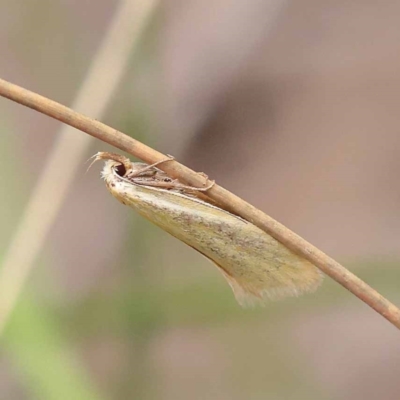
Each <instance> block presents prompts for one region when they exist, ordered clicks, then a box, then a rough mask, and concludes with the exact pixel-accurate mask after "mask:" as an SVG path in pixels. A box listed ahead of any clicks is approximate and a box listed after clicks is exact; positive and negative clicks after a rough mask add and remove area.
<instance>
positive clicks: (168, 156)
mask: <svg viewBox="0 0 400 400" xmlns="http://www.w3.org/2000/svg"><path fill="white" fill-rule="evenodd" d="M173 160H175V157H173V156H170V155H169V154H167V158H164V160H160V161H157V162H155V163H154V164H151V165H146V166H145V167H143V168H142V169H141V170H139V171H135V173H134V174H132V175H131V177H132V178H133V177H135V176H138V175H141V174H142V173H143V172H146V171H149V170H151V169H153V168H154V167H156V166H157V165H160V164H162V163H165V162H167V161H173Z"/></svg>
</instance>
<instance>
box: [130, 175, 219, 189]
mask: <svg viewBox="0 0 400 400" xmlns="http://www.w3.org/2000/svg"><path fill="white" fill-rule="evenodd" d="M134 182H135V183H136V184H139V185H143V186H152V187H159V188H163V189H175V190H183V191H187V192H206V191H207V190H209V189H211V188H212V187H213V186H214V185H215V181H210V184H209V185H208V186H206V187H202V188H199V187H194V186H187V185H184V184H183V183H180V182H179V181H177V180H176V179H174V180H172V179H171V178H166V179H165V180H153V181H149V180H141V179H140V178H138V179H134Z"/></svg>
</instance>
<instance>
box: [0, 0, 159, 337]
mask: <svg viewBox="0 0 400 400" xmlns="http://www.w3.org/2000/svg"><path fill="white" fill-rule="evenodd" d="M156 4H157V0H120V2H119V4H118V6H117V8H116V11H115V13H114V15H113V17H112V19H111V21H110V25H109V28H108V29H107V31H106V33H105V35H104V39H103V40H102V43H101V44H100V46H99V49H98V51H97V53H96V55H95V57H94V58H93V60H92V63H91V65H90V68H89V70H88V72H87V75H86V78H85V80H84V82H83V84H82V85H81V87H80V89H79V92H78V94H77V97H76V99H75V101H74V103H73V108H76V109H78V110H81V111H82V112H85V113H88V114H90V115H92V116H93V117H94V118H101V117H102V115H103V112H104V110H105V109H106V107H107V105H108V103H109V102H110V99H111V97H112V95H113V93H114V92H115V89H116V88H117V86H118V84H119V82H120V80H121V77H122V76H123V73H124V71H125V69H126V66H127V64H128V60H129V56H130V54H131V53H132V50H133V49H134V47H135V45H136V44H137V43H138V40H139V37H140V34H141V33H142V32H143V28H144V27H145V26H146V23H147V21H148V19H149V16H150V15H151V13H152V11H153V9H154V8H155V6H156ZM110 71H112V74H111V75H110ZM99 82H101V84H99ZM14 88H16V87H14ZM4 89H6V86H4ZM22 93H23V92H20V93H19V95H23V94H22ZM19 95H17V97H18V96H19ZM34 103H35V100H34V99H32V104H31V106H32V108H35V107H34ZM48 105H49V103H48ZM56 109H57V106H56V105H55V107H54V111H55V110H56ZM73 131H74V129H73V128H71V127H70V126H68V125H63V126H62V127H61V129H60V131H59V132H58V134H57V137H56V141H55V144H54V146H53V149H52V151H51V153H50V154H49V157H48V159H47V160H46V164H45V166H44V168H43V171H42V173H41V174H40V177H39V179H38V181H37V183H36V185H35V187H34V189H33V190H32V193H31V195H30V198H29V201H28V203H27V205H26V207H25V209H24V211H23V213H22V217H21V218H20V220H19V221H18V224H17V226H16V230H15V232H14V233H13V235H12V237H11V241H10V245H9V247H8V249H7V252H6V254H5V256H4V259H3V265H2V268H1V270H0V334H1V333H2V331H3V329H4V327H5V325H6V323H7V320H8V318H9V316H10V314H11V312H12V310H13V309H14V307H15V304H16V302H17V299H18V296H19V294H20V293H21V290H22V288H23V285H24V283H25V281H26V280H27V277H28V275H29V273H30V272H31V270H32V268H33V266H34V261H35V259H36V257H37V256H38V254H39V252H40V250H41V248H42V247H43V244H44V243H45V240H46V237H47V235H48V232H49V230H50V228H51V227H52V225H53V222H54V220H55V219H56V217H57V215H58V212H59V210H60V207H61V205H62V204H63V201H64V198H65V195H66V193H67V191H68V189H69V188H70V187H71V185H72V183H73V180H74V176H76V173H77V172H78V170H79V167H80V166H81V165H82V162H83V160H84V158H85V156H86V157H87V150H88V148H89V146H90V144H91V141H92V140H91V139H92V138H91V137H90V136H86V135H74V134H73ZM66 149H68V150H66ZM65 166H67V167H68V168H65ZM60 170H63V173H62V174H60V173H59V171H60Z"/></svg>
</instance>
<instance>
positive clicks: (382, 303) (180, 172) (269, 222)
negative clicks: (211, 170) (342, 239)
mask: <svg viewBox="0 0 400 400" xmlns="http://www.w3.org/2000/svg"><path fill="white" fill-rule="evenodd" d="M0 95H1V96H4V97H7V98H8V99H10V100H13V101H15V102H17V103H20V104H22V105H25V106H27V107H29V108H32V109H34V110H37V111H39V112H41V113H43V114H46V115H48V116H50V117H52V118H55V119H57V120H59V121H61V122H64V123H66V124H69V125H71V126H73V127H75V128H77V129H79V130H81V131H83V132H86V133H88V134H89V135H91V136H93V137H95V138H97V139H100V140H102V141H104V142H107V143H109V144H110V145H112V146H114V147H117V148H119V149H121V150H124V151H126V152H127V153H129V154H132V155H133V156H135V157H137V158H139V159H141V160H143V161H145V162H147V163H155V162H157V161H160V160H162V159H165V155H164V154H162V153H160V152H158V151H156V150H153V149H152V148H150V147H148V146H146V145H144V144H143V143H140V142H139V141H137V140H135V139H133V138H131V137H130V136H128V135H125V134H123V133H121V132H119V131H117V130H116V129H113V128H111V127H109V126H107V125H105V124H103V123H101V122H99V121H95V120H93V119H91V118H88V117H86V116H84V115H82V114H79V113H77V112H75V111H72V110H71V109H69V108H67V107H65V106H63V105H61V104H59V103H57V102H55V101H52V100H49V99H47V98H45V97H43V96H40V95H38V94H36V93H33V92H30V91H28V90H26V89H23V88H21V87H19V86H16V85H13V84H11V83H9V82H6V81H4V80H0ZM159 168H160V169H162V170H163V171H165V172H166V173H167V174H169V175H170V176H172V177H173V178H177V179H179V180H181V181H182V182H185V183H188V184H190V185H193V186H197V187H201V185H203V184H204V183H205V177H204V176H203V175H202V174H198V173H196V172H194V171H192V170H191V169H189V168H187V167H185V166H184V165H182V164H180V163H178V162H177V161H171V162H168V163H163V164H161V165H160V167H159ZM207 195H209V197H210V198H212V199H213V200H215V201H216V202H217V203H218V204H219V205H221V207H223V208H225V209H227V210H230V211H232V212H234V213H235V214H237V215H240V216H242V217H243V218H245V219H247V220H248V221H250V222H252V223H253V224H255V225H257V226H258V227H259V228H261V229H262V230H264V231H265V232H267V233H268V234H270V235H271V236H273V237H274V238H275V239H277V240H278V241H280V242H281V243H283V244H284V245H285V246H287V247H288V248H289V249H291V250H292V251H294V252H296V253H297V254H299V255H301V256H303V257H304V258H305V259H307V260H308V261H310V262H311V263H313V264H314V265H315V266H317V267H318V268H319V269H320V270H321V271H323V272H324V273H325V274H327V275H328V276H330V277H331V278H332V279H334V280H335V281H336V282H338V283H340V284H341V285H342V286H344V287H345V288H346V289H348V290H349V291H350V292H352V293H353V294H354V295H355V296H357V297H358V298H359V299H361V300H362V301H364V302H365V303H366V304H368V305H369V306H370V307H372V308H373V309H374V310H375V311H377V312H378V313H379V314H381V315H382V316H383V317H385V318H386V319H387V320H388V321H390V322H391V323H392V324H393V325H394V326H396V327H397V328H399V329H400V310H399V309H398V308H397V307H396V306H395V305H394V304H392V303H391V302H390V301H389V300H387V299H386V298H385V297H383V296H382V295H380V294H379V293H378V292H377V291H376V290H374V289H373V288H371V287H370V286H369V285H367V284H366V283H365V282H363V281H362V280H361V279H359V278H358V277H357V276H355V275H354V274H352V273H351V272H350V271H348V270H347V269H346V268H345V267H343V266H342V265H341V264H339V263H338V262H337V261H335V260H333V259H332V258H331V257H329V256H327V255H326V254H325V253H323V252H322V251H321V250H319V249H318V248H316V247H315V246H313V245H311V244H310V243H308V242H307V241H306V240H304V239H303V238H301V237H300V236H298V235H296V234H295V233H294V232H292V231H291V230H289V229H288V228H286V227H285V226H283V225H282V224H280V223H279V222H277V221H275V220H274V219H273V218H271V217H270V216H268V215H266V214H264V213H263V212H262V211H260V210H258V209H256V208H255V207H253V206H252V205H250V204H248V203H246V202H245V201H244V200H242V199H241V198H239V197H237V196H235V195H234V194H232V193H230V192H229V191H227V190H226V189H224V188H222V187H221V186H219V185H214V186H213V187H212V188H211V189H210V190H209V191H208V192H207Z"/></svg>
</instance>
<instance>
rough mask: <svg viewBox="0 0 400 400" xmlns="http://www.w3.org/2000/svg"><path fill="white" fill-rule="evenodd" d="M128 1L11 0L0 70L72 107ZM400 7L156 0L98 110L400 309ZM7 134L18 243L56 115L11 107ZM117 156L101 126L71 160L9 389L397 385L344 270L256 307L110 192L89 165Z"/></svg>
mask: <svg viewBox="0 0 400 400" xmlns="http://www.w3.org/2000/svg"><path fill="white" fill-rule="evenodd" d="M131 3H133V4H134V3H143V0H142V1H139V0H137V1H135V0H131ZM117 7H119V5H118V3H117V2H115V1H111V0H103V1H101V2H90V1H77V0H58V1H45V0H41V1H28V2H15V1H12V0H0V10H1V12H0V20H1V23H0V49H1V55H2V56H1V58H0V73H1V75H0V76H1V78H3V79H6V80H9V81H11V82H14V83H16V84H19V85H21V86H23V87H26V88H28V89H30V90H33V91H36V92H38V93H40V94H42V95H45V96H47V97H49V98H51V99H54V100H56V101H59V102H61V103H62V104H65V105H72V104H73V102H74V99H76V96H77V95H78V93H79V91H80V88H81V87H82V85H83V82H84V81H85V79H87V76H88V74H90V67H91V63H92V60H93V58H94V57H95V55H96V52H97V51H98V50H99V48H100V47H101V45H102V42H103V40H104V38H105V36H106V35H107V32H108V28H109V26H110V24H111V21H112V19H113V16H115V13H116V10H117ZM399 14H400V3H398V2H393V1H388V0H386V1H381V2H376V1H365V0H364V1H361V0H356V1H352V2H346V1H343V0H340V1H337V0H336V1H333V0H328V1H323V2H321V1H316V0H302V1H293V0H292V1H289V0H288V1H282V0H264V1H257V0H256V1H251V2H243V1H233V0H214V1H213V2H204V1H200V0H186V1H179V0H168V1H163V2H158V3H157V2H155V3H154V9H153V10H152V12H151V14H150V15H149V17H148V19H147V22H146V23H145V24H144V25H143V29H142V31H141V32H140V36H139V39H138V42H137V43H136V44H135V45H132V46H131V47H130V48H129V50H128V54H126V56H127V57H128V64H127V66H126V68H125V69H124V71H123V74H122V78H121V79H120V80H119V81H118V82H117V83H116V84H115V87H114V88H113V90H114V91H115V92H114V93H113V94H112V97H111V99H110V101H109V103H108V106H107V108H106V110H105V112H104V113H103V114H102V116H101V118H100V119H101V120H102V121H103V122H105V123H106V124H108V125H111V126H112V127H115V128H116V129H118V130H120V131H122V132H125V133H127V134H130V135H131V136H132V137H134V138H137V139H139V140H141V141H143V142H144V143H146V144H149V145H150V146H154V147H155V148H156V149H158V150H160V151H162V152H164V153H168V154H172V155H174V156H175V157H176V158H177V159H178V160H179V161H181V162H183V163H184V164H187V165H188V166H189V167H191V168H192V169H195V170H197V171H204V172H205V173H207V174H208V175H209V176H210V177H211V178H212V179H215V180H216V181H217V182H218V183H219V184H220V185H222V186H224V187H226V188H227V189H229V190H230V191H233V192H234V193H236V194H238V195H239V196H241V197H243V198H244V199H245V200H247V201H249V202H251V203H252V204H254V205H255V206H257V207H258V208H260V209H262V210H263V211H265V212H266V213H267V214H269V215H271V216H272V217H274V218H275V219H277V220H278V221H280V222H282V223H284V224H285V225H287V226H288V227H289V228H291V229H292V230H294V231H295V232H296V233H298V234H300V235H301V236H303V237H304V238H306V239H307V240H308V241H310V242H311V243H313V244H315V245H316V246H318V247H320V248H321V249H322V250H323V251H325V252H326V253H328V254H329V255H331V256H332V257H334V258H335V259H337V260H338V261H339V262H342V263H343V264H344V265H345V266H346V267H348V268H349V269H350V270H351V271H353V272H354V273H355V274H357V275H358V276H360V277H361V278H362V279H364V280H365V281H366V282H367V283H369V284H370V285H371V286H373V287H374V288H375V289H376V290H378V291H379V292H380V293H382V294H383V295H384V296H385V297H387V298H389V299H390V300H391V301H393V302H394V303H396V304H400V291H399V282H400V264H399V260H400V245H399V242H400V241H399V239H400V208H399V204H400V180H399V169H400V157H399V154H400V113H399V106H398V104H399V102H400V77H399V70H400V25H399V23H398V16H399ZM135 23H136V22H135ZM118 45H119V43H115V48H116V49H117V48H118ZM112 58H113V57H109V58H108V59H111V60H112ZM106 72H107V74H106V76H109V77H112V76H113V74H114V70H113V69H109V70H107V71H106ZM106 81H107V79H101V80H99V81H98V82H97V86H98V87H100V88H101V87H102V85H104V84H106V83H107V82H106ZM94 97H95V96H94ZM93 101H95V102H96V101H98V99H97V98H94V99H93ZM78 111H79V110H78ZM89 116H93V115H89ZM0 129H1V135H0V182H1V190H0V246H1V247H0V257H5V255H6V254H7V251H8V249H9V246H10V244H11V242H12V238H13V235H14V232H15V229H16V226H17V224H18V223H19V221H20V218H21V217H22V215H23V212H24V208H25V206H26V205H27V203H28V200H29V198H30V194H31V192H32V190H33V189H34V187H35V184H36V183H37V182H38V180H39V177H40V175H41V171H42V170H43V168H44V167H45V165H46V160H47V159H48V157H50V155H51V154H52V152H53V151H54V146H55V142H56V138H57V135H58V133H59V129H60V123H58V122H57V121H54V120H52V119H50V118H48V117H46V116H43V115H41V114H39V113H37V112H34V111H32V110H30V109H27V108H25V107H22V106H19V105H17V104H15V103H12V102H10V101H8V100H5V99H0ZM83 135H84V134H83V133H81V132H78V131H75V132H74V133H72V134H71V135H70V136H71V137H73V138H76V140H79V138H81V137H82V136H83ZM85 136H86V135H85ZM73 140H74V139H73ZM89 147H90V148H89ZM104 150H112V149H111V148H110V147H109V146H106V145H105V144H104V143H102V142H100V141H97V140H94V139H93V140H92V141H91V143H90V146H88V149H87V151H86V150H85V157H83V158H79V159H78V158H77V159H76V160H75V163H77V165H78V172H77V173H76V174H75V175H74V178H73V181H72V184H71V185H70V186H69V187H68V190H67V191H66V195H65V196H64V198H63V204H62V207H61V209H60V210H59V212H58V213H57V216H56V218H55V219H54V221H53V223H52V225H51V228H50V231H49V234H48V235H47V236H46V241H45V245H44V246H43V247H42V248H41V249H40V252H39V257H36V258H35V262H34V264H33V265H32V269H31V271H30V274H29V277H28V279H27V281H26V282H25V285H24V286H23V288H22V290H21V293H20V295H19V297H18V301H17V303H16V305H15V307H14V308H13V310H12V313H11V315H10V318H9V319H8V320H7V322H6V325H5V329H4V331H3V332H2V337H1V338H0V340H1V345H0V346H1V347H0V393H1V397H2V398H4V399H12V400H14V399H18V400H19V399H85V400H86V399H93V400H95V399H146V400H147V399H188V398H190V399H221V400H223V399H274V400H280V399H285V400H286V399H296V400H297V399H318V400H332V399H335V400H336V399H341V400H343V399H346V400H347V399H351V400H358V399H360V400H361V399H362V400H370V399H371V400H372V399H374V400H375V399H377V398H382V399H385V400H391V399H393V400H394V399H398V393H399V390H400V383H399V380H398V377H399V375H400V341H399V336H398V332H397V331H396V329H395V328H394V327H393V326H391V325H390V324H389V323H388V322H387V321H386V320H385V319H384V318H382V317H381V316H380V315H378V314H377V313H375V312H374V311H372V310H371V309H370V308H369V307H367V306H366V305H365V304H363V303H362V302H361V301H360V300H358V299H357V298H355V297H354V296H353V295H351V294H350V293H349V292H347V291H346V290H345V289H343V288H342V287H340V286H339V285H338V284H336V283H335V282H333V281H331V279H329V278H326V279H325V281H324V283H323V285H322V286H321V288H320V289H319V290H318V291H317V292H316V293H315V294H311V295H306V296H303V297H301V298H297V299H289V300H285V301H281V302H271V303H269V304H267V305H266V306H265V307H264V308H257V309H250V310H243V309H241V308H240V307H239V306H238V305H237V304H236V302H235V300H234V297H233V294H232V293H231V291H230V288H229V287H228V285H227V284H226V283H225V281H224V279H223V278H222V276H221V274H220V273H219V272H218V271H217V270H216V269H215V268H214V267H213V266H212V265H211V264H210V263H209V262H207V260H205V259H204V258H203V257H201V256H200V255H199V254H197V253H196V252H194V251H193V250H191V249H190V248H187V247H186V246H184V245H183V244H181V243H179V242H178V241H177V240H175V239H173V238H172V237H169V236H168V235H167V234H166V233H164V232H162V231H160V230H159V229H158V228H156V227H154V226H153V225H151V224H150V223H148V222H146V221H144V220H142V219H141V218H140V217H138V216H137V215H135V214H134V212H133V211H130V210H129V209H128V208H126V207H123V206H122V205H121V204H119V203H118V202H117V201H116V200H115V199H113V198H112V197H111V195H110V194H109V193H108V192H107V190H106V188H105V186H104V183H103V182H102V181H101V180H100V178H99V172H100V168H101V166H100V164H99V165H95V166H94V167H92V169H91V170H90V171H89V172H87V173H86V169H87V164H85V161H86V159H87V158H89V157H90V156H91V155H92V154H94V153H95V152H97V151H104ZM68 151H69V150H68V148H66V149H65V152H68ZM70 168H71V167H70V165H68V164H65V169H67V170H68V169H70ZM63 172H64V171H63V169H62V168H61V169H60V170H58V171H57V172H56V174H58V175H59V177H60V179H61V177H62V176H63ZM56 187H57V186H56ZM43 201H44V202H45V204H46V202H49V204H50V203H51V202H52V197H51V194H50V193H49V196H48V197H46V198H45V199H44V200H43ZM39 219H40V218H39ZM21 252H24V250H23V249H21ZM0 260H1V259H0Z"/></svg>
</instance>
